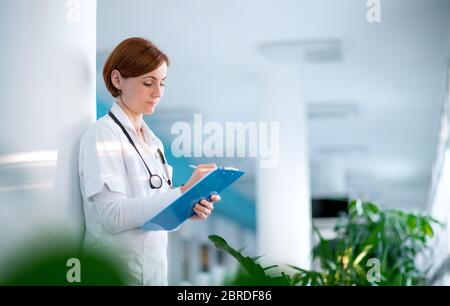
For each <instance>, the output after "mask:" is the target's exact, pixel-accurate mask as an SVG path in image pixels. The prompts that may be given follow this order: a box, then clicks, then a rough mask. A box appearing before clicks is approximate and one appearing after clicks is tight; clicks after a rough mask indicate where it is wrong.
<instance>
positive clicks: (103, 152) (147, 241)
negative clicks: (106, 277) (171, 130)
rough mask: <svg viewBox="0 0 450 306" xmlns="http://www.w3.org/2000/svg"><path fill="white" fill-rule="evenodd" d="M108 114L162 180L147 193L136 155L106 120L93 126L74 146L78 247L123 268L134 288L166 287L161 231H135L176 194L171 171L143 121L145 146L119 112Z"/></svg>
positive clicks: (115, 107)
mask: <svg viewBox="0 0 450 306" xmlns="http://www.w3.org/2000/svg"><path fill="white" fill-rule="evenodd" d="M111 112H112V113H113V114H114V115H115V116H116V117H117V119H118V120H119V121H120V122H121V123H122V125H123V126H124V127H125V129H126V131H127V132H128V134H129V135H130V136H131V138H132V139H133V141H134V143H135V144H136V147H137V148H138V150H139V152H140V153H141V155H142V157H143V158H144V160H145V162H146V163H147V166H148V167H149V169H150V171H151V172H152V173H153V174H158V175H159V176H160V177H161V178H162V180H163V186H162V187H161V188H160V189H152V188H151V187H150V184H149V174H148V171H147V169H146V168H145V165H144V163H143V162H142V160H141V158H140V157H139V155H138V153H137V152H136V150H135V149H134V148H133V147H132V145H131V144H130V142H129V141H128V139H127V138H126V136H125V134H124V133H123V132H122V130H121V129H120V127H119V126H118V125H117V124H116V123H115V122H114V121H113V120H112V118H111V117H110V116H108V115H106V116H104V117H102V118H100V119H99V120H98V121H96V122H95V123H94V124H93V125H92V126H91V127H90V128H89V129H88V130H87V131H86V132H85V133H84V134H83V136H82V138H81V143H80V156H79V157H80V159H79V175H80V189H81V193H82V196H83V206H84V213H85V220H86V233H85V239H84V246H85V247H89V248H93V249H95V248H99V249H101V250H102V251H107V252H112V254H116V255H117V256H119V257H120V259H121V260H122V262H123V263H125V267H126V270H127V271H128V274H129V277H130V280H129V284H136V285H167V232H166V231H144V230H142V229H140V226H141V225H142V224H144V223H145V222H146V221H147V220H149V219H151V218H152V217H153V216H155V215H156V214H157V213H158V212H160V211H161V210H162V209H164V208H165V207H166V206H167V205H169V204H170V203H172V202H173V201H174V200H175V199H176V198H177V197H179V196H180V195H181V190H180V188H172V187H171V186H169V185H168V183H167V179H170V180H172V167H171V166H170V165H168V164H167V169H166V168H165V167H164V166H163V164H162V162H161V160H160V158H157V155H155V154H156V149H157V148H159V149H160V150H161V151H162V152H163V153H164V148H163V145H162V142H161V140H159V138H158V137H157V136H156V135H155V134H154V133H153V132H152V131H151V130H150V128H149V127H148V126H147V125H146V124H145V122H143V126H142V128H143V132H144V138H145V142H143V141H142V140H141V139H140V138H139V137H138V136H137V134H136V132H135V130H134V127H133V125H132V123H131V121H130V120H129V118H128V116H127V115H126V114H125V112H124V111H123V110H122V109H121V108H120V106H119V105H118V104H116V103H115V104H114V105H113V106H112V108H111Z"/></svg>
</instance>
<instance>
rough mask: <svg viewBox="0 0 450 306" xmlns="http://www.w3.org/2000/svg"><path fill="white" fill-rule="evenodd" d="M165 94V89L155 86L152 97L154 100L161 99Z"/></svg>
mask: <svg viewBox="0 0 450 306" xmlns="http://www.w3.org/2000/svg"><path fill="white" fill-rule="evenodd" d="M162 93H163V88H162V87H161V86H155V88H154V89H153V90H152V93H151V96H152V98H161V96H162Z"/></svg>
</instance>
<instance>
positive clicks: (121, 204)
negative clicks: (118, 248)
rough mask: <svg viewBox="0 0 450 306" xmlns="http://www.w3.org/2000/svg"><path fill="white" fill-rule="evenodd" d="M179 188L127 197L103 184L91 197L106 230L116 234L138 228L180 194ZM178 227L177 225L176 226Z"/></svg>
mask: <svg viewBox="0 0 450 306" xmlns="http://www.w3.org/2000/svg"><path fill="white" fill-rule="evenodd" d="M181 193H182V192H181V190H180V188H174V189H171V190H168V191H166V192H163V193H160V194H155V195H152V196H150V197H144V198H128V197H127V196H126V195H124V194H122V193H118V192H114V191H112V190H110V189H109V188H108V187H107V185H105V186H104V187H103V189H102V191H101V192H99V193H97V194H95V195H94V196H93V197H92V200H93V202H94V206H95V208H96V210H97V213H98V215H99V216H100V219H101V221H102V223H103V225H104V226H105V228H106V230H108V231H109V232H111V233H113V234H116V233H120V232H123V231H126V230H130V229H134V228H138V227H140V226H141V225H143V224H144V223H145V222H147V221H148V220H149V219H151V218H152V217H154V216H156V215H157V214H158V213H159V212H160V211H162V210H163V209H164V208H165V207H167V206H168V205H169V204H170V203H172V202H173V201H174V200H175V199H176V198H178V197H179V196H180V195H181ZM177 229H179V227H178V228H177Z"/></svg>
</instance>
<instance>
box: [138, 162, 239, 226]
mask: <svg viewBox="0 0 450 306" xmlns="http://www.w3.org/2000/svg"><path fill="white" fill-rule="evenodd" d="M244 173H245V172H244V171H241V170H237V169H230V168H221V167H220V168H217V169H216V170H214V171H211V172H210V173H208V174H207V175H206V176H204V177H203V178H202V179H201V180H200V181H198V182H197V183H196V184H195V185H194V186H192V187H191V188H190V189H189V190H187V191H186V192H185V193H183V194H182V195H181V196H180V197H179V198H177V199H176V200H175V201H173V202H172V203H171V204H170V205H169V206H167V207H166V208H164V209H163V210H162V211H161V212H160V213H158V214H157V215H156V216H155V217H153V218H152V219H150V220H149V221H147V222H146V223H145V224H144V225H142V226H141V228H142V229H144V230H152V231H155V230H156V231H157V230H161V231H171V230H174V229H176V228H177V227H178V226H180V225H181V224H182V223H183V222H185V221H186V220H187V219H189V218H190V217H192V216H193V215H194V214H195V212H194V211H193V208H194V206H195V204H197V203H198V202H199V201H200V200H201V199H209V197H210V196H212V195H214V194H219V193H220V192H222V191H223V190H224V189H225V188H227V187H228V186H230V185H231V184H233V183H234V182H235V181H236V180H237V179H238V178H240V177H241V176H243V175H244Z"/></svg>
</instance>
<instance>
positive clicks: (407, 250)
mask: <svg viewBox="0 0 450 306" xmlns="http://www.w3.org/2000/svg"><path fill="white" fill-rule="evenodd" d="M348 211H349V213H348V216H347V217H346V218H344V219H343V220H342V222H341V223H340V224H338V225H337V226H336V228H335V234H336V237H335V238H333V239H324V238H323V237H322V235H321V234H320V232H319V230H318V229H317V228H315V232H316V234H317V235H318V236H319V243H318V244H317V245H316V246H315V247H314V249H313V258H314V259H318V260H319V261H320V265H321V268H322V270H323V271H324V272H325V274H326V278H325V279H324V280H325V282H324V283H325V284H326V285H398V286H402V285H424V284H426V277H425V276H426V271H427V269H424V270H420V269H419V268H418V267H417V265H416V262H415V259H416V256H417V255H418V254H419V253H420V252H422V251H425V250H427V249H428V241H429V238H431V237H433V235H434V231H433V225H437V224H439V222H438V221H436V220H435V219H433V218H432V217H430V216H424V215H420V214H412V213H406V212H403V211H400V210H386V211H381V210H380V209H379V208H378V207H377V206H376V205H375V204H373V203H370V202H366V203H363V202H360V201H352V202H350V204H349V206H348ZM370 259H372V261H373V259H375V260H376V262H378V263H379V267H378V268H379V272H380V274H379V276H380V277H379V278H377V277H375V279H372V278H371V277H368V274H370V273H369V272H371V271H370V270H371V269H372V265H371V262H369V260H370Z"/></svg>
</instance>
